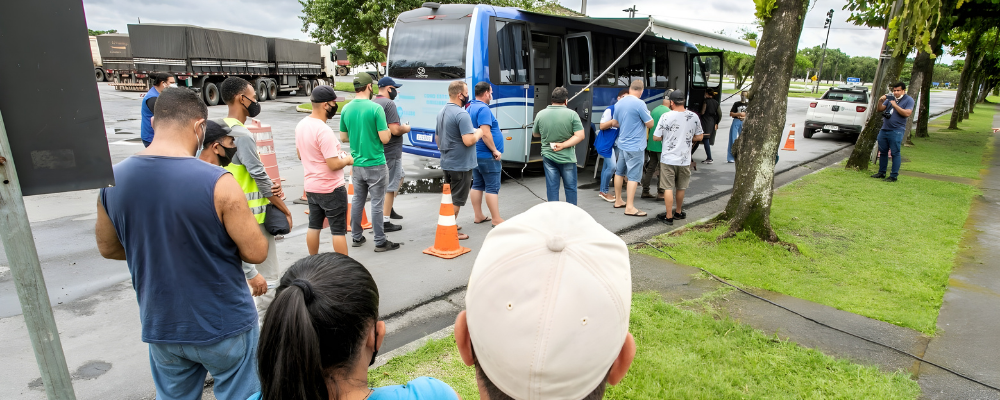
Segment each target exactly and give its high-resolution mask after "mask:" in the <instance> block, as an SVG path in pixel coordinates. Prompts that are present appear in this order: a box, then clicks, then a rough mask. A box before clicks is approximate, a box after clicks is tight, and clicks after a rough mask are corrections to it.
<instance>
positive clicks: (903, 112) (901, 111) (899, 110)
mask: <svg viewBox="0 0 1000 400" xmlns="http://www.w3.org/2000/svg"><path fill="white" fill-rule="evenodd" d="M889 104H892V108H895V109H896V112H897V113H899V115H902V116H903V118H909V117H910V114H913V109H912V108H903V107H900V106H899V104H896V100H892V101H890V102H889Z"/></svg>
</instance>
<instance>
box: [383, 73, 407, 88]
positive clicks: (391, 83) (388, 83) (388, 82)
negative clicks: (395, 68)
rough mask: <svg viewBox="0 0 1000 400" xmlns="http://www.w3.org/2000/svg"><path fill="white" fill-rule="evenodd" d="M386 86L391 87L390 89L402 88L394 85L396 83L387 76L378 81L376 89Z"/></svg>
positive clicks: (397, 84) (401, 85)
mask: <svg viewBox="0 0 1000 400" xmlns="http://www.w3.org/2000/svg"><path fill="white" fill-rule="evenodd" d="M386 86H392V87H398V88H400V87H403V84H401V83H396V81H394V80H392V78H390V77H388V76H386V77H383V78H382V79H379V80H378V87H380V88H381V87H386Z"/></svg>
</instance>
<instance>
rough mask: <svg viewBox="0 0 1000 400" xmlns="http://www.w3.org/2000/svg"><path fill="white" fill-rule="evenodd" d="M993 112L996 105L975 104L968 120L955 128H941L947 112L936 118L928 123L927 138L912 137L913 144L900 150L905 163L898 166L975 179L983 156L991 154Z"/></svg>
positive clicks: (946, 120) (977, 177)
mask: <svg viewBox="0 0 1000 400" xmlns="http://www.w3.org/2000/svg"><path fill="white" fill-rule="evenodd" d="M995 113H996V105H994V104H979V105H977V106H976V111H975V113H973V114H969V119H967V120H965V121H962V122H960V123H959V124H958V128H959V129H958V130H949V129H945V128H947V127H948V122H949V121H950V119H951V113H948V114H944V115H942V116H940V117H938V118H937V119H935V120H934V121H932V122H931V123H930V125H929V126H928V134H929V135H930V137H928V138H918V137H914V138H913V144H914V146H913V147H907V148H904V149H902V151H901V152H902V154H903V159H904V160H907V162H904V163H903V165H902V166H901V169H903V170H908V171H917V172H923V173H926V174H936V175H951V176H958V177H963V178H970V179H979V177H980V175H979V173H980V170H981V169H983V168H985V167H986V166H985V165H984V164H983V157H985V156H986V155H987V154H991V153H992V152H991V151H990V150H991V149H992V148H993V129H992V127H993V114H995Z"/></svg>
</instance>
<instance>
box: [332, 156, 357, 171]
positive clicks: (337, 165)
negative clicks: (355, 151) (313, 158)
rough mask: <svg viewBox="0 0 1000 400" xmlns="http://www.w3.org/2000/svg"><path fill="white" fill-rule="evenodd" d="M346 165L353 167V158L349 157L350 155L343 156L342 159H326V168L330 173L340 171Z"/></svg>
mask: <svg viewBox="0 0 1000 400" xmlns="http://www.w3.org/2000/svg"><path fill="white" fill-rule="evenodd" d="M348 165H354V157H351V154H350V153H347V154H344V157H343V158H341V157H331V158H327V159H326V166H327V168H330V171H340V170H342V169H344V168H346V167H347V166H348Z"/></svg>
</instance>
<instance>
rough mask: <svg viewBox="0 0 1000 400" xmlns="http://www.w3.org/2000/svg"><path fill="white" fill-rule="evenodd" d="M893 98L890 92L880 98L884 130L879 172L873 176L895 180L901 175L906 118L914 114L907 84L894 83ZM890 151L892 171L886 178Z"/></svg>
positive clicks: (890, 180)
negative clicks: (900, 151) (901, 155)
mask: <svg viewBox="0 0 1000 400" xmlns="http://www.w3.org/2000/svg"><path fill="white" fill-rule="evenodd" d="M890 94H891V95H892V98H891V99H888V100H886V98H887V97H888V94H885V95H882V97H880V98H879V99H878V101H879V103H880V104H879V106H878V111H880V112H882V113H883V114H882V117H883V120H882V130H880V131H879V132H878V151H879V158H878V173H877V174H875V175H872V178H878V179H884V180H885V181H886V182H895V181H896V177H897V176H898V175H899V164H900V163H901V162H903V159H902V158H901V157H900V155H899V148H900V144H902V143H903V134H904V133H905V131H906V119H907V118H909V117H910V115H912V114H913V103H914V101H913V98H912V97H910V96H909V95H907V94H906V84H904V83H903V82H896V83H894V84H893V85H892V93H890ZM889 151H892V173H891V174H889V177H888V178H886V176H885V170H886V167H887V166H888V164H889Z"/></svg>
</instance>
